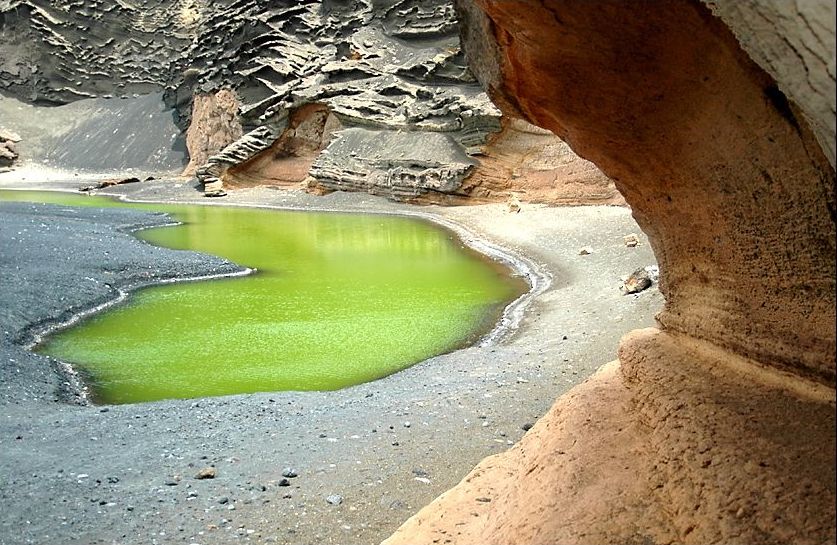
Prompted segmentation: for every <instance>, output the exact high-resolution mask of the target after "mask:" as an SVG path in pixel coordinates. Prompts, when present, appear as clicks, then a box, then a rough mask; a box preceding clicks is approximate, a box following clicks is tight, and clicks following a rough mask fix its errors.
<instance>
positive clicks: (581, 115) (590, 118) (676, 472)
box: [387, 0, 837, 544]
mask: <svg viewBox="0 0 837 545" xmlns="http://www.w3.org/2000/svg"><path fill="white" fill-rule="evenodd" d="M719 4H722V3H719ZM823 4H824V3H823ZM748 5H751V6H753V5H755V6H758V5H762V6H769V5H771V2H768V1H764V2H754V1H751V2H748ZM458 6H459V8H460V12H461V18H462V21H463V40H464V44H465V49H466V51H467V53H468V55H469V59H470V62H471V66H472V68H473V69H474V72H475V73H476V75H477V76H478V77H479V79H480V80H481V81H482V83H483V84H484V85H485V86H486V88H487V89H488V91H489V94H490V95H491V96H492V98H494V99H495V101H496V103H498V104H500V105H501V107H502V108H503V110H504V111H505V112H506V113H509V114H512V115H516V116H519V117H522V118H525V119H528V120H529V121H531V122H533V123H536V124H537V125H540V126H542V127H544V128H547V129H549V130H551V131H553V132H554V133H556V134H557V135H559V136H560V137H561V138H562V139H564V140H566V141H567V142H568V143H569V144H570V146H572V147H573V149H574V150H576V151H577V152H578V153H579V154H580V155H581V156H583V157H585V158H587V159H589V160H592V161H593V162H595V163H596V164H597V165H598V166H599V167H600V168H601V169H602V171H603V172H604V173H606V174H607V175H608V176H610V177H611V178H612V179H613V180H615V182H616V186H617V188H618V189H619V190H620V191H621V192H622V194H623V195H624V196H625V199H626V200H627V202H628V203H629V204H630V205H631V207H632V209H633V212H634V216H635V218H636V219H637V221H638V222H639V223H640V225H641V226H642V228H643V230H644V231H645V232H646V233H647V234H648V236H649V240H650V241H651V244H652V245H653V247H654V250H655V254H656V255H657V258H658V260H659V265H660V274H661V277H660V290H661V292H662V293H663V294H664V296H665V298H666V302H665V306H664V309H663V311H662V312H661V313H660V314H659V316H658V322H659V329H651V330H643V331H640V332H634V333H633V334H631V335H628V336H626V337H625V338H624V339H623V341H622V343H621V346H620V350H619V363H616V364H613V365H610V366H607V367H606V368H605V369H603V370H602V372H601V373H599V374H597V375H596V376H594V377H592V378H591V379H590V380H589V381H588V383H586V384H585V385H583V386H581V387H579V388H578V389H577V390H575V391H573V392H572V393H571V394H570V395H569V396H568V397H566V398H564V399H561V400H559V401H558V402H557V403H556V405H555V406H554V407H553V408H552V410H551V411H550V412H549V413H548V414H547V415H546V416H545V417H544V418H543V419H542V420H541V421H540V422H539V423H538V425H536V426H535V427H534V428H533V429H532V430H531V431H530V433H529V434H527V436H526V437H525V438H524V440H523V441H522V442H521V443H520V444H519V445H518V446H516V447H515V448H513V449H511V450H510V451H508V452H507V453H504V454H501V455H498V456H495V457H492V458H489V459H487V460H485V461H484V462H483V463H482V464H480V466H478V467H477V468H476V469H475V470H474V472H472V473H471V474H470V475H469V476H468V477H466V479H465V480H463V481H462V483H460V484H459V485H458V486H457V487H456V488H454V489H453V490H451V491H450V492H448V493H446V494H445V495H443V496H441V497H440V498H439V499H438V500H436V501H435V502H434V503H433V504H431V505H430V506H428V507H427V508H425V509H424V510H422V511H421V512H420V513H419V514H418V515H416V516H415V517H413V518H412V519H410V520H409V521H407V522H406V523H405V524H404V526H403V527H402V528H401V529H399V531H398V532H397V533H396V534H395V535H394V536H392V537H391V538H390V539H389V540H387V543H389V544H396V543H431V542H433V543H538V544H544V543H672V542H675V543H715V542H719V543H826V542H833V541H834V540H835V537H837V532H836V531H835V518H834V517H835V499H837V496H836V495H835V455H834V449H835V412H834V410H835V390H834V387H835V272H837V271H835V252H836V248H837V246H836V245H835V221H836V220H835V217H837V215H835V174H834V168H833V167H832V165H831V164H830V163H829V160H828V156H827V146H826V150H825V151H824V149H823V147H821V146H820V145H819V143H818V140H817V138H816V135H815V133H814V131H812V130H811V128H810V126H809V123H808V121H807V120H806V116H807V117H810V118H811V119H812V123H813V124H814V125H815V126H825V127H827V126H828V123H829V120H828V119H827V115H828V112H827V111H825V113H824V114H823V116H824V117H818V113H817V111H815V110H811V109H810V108H807V109H804V110H803V107H802V105H799V104H797V102H796V101H792V100H789V99H788V98H787V96H786V95H785V94H784V93H783V92H782V91H781V89H784V88H788V89H791V88H795V86H794V84H793V83H792V82H788V81H782V77H783V74H787V73H789V72H787V71H786V70H785V69H783V68H781V64H782V63H783V62H785V59H784V58H783V57H782V54H781V52H779V53H775V54H774V53H773V52H770V51H767V50H764V51H763V53H764V54H765V55H767V57H766V58H767V59H768V60H769V62H770V63H773V68H774V69H773V70H771V74H773V76H774V77H776V78H779V81H778V82H777V81H775V80H774V79H773V77H771V76H770V75H768V74H767V73H766V72H765V71H764V70H763V69H762V68H761V67H760V66H759V65H758V64H756V63H755V62H754V61H753V60H752V59H751V58H750V56H749V55H748V54H747V53H745V51H744V50H743V49H742V47H741V45H740V44H739V41H738V40H737V39H736V36H739V37H742V36H746V35H747V34H748V32H749V31H748V28H747V27H746V26H744V27H737V28H736V29H735V30H736V34H735V35H734V34H733V33H732V32H731V31H730V28H729V27H728V26H726V24H725V23H724V21H722V20H721V19H718V18H716V17H714V16H713V15H712V13H711V12H710V11H709V9H708V8H707V7H706V6H704V5H703V4H701V3H700V2H697V1H691V0H668V1H665V2H630V3H626V2H609V1H604V2H595V3H591V2H587V1H583V0H547V1H545V2H541V3H537V4H535V3H532V2H525V1H508V2H490V1H487V0H476V1H472V0H461V1H460V2H459V3H458ZM832 13H833V9H832ZM792 17H795V18H797V19H799V18H801V19H802V22H800V23H799V24H790V23H788V24H786V25H785V26H783V27H781V28H779V27H774V31H775V32H777V33H778V34H779V37H780V38H781V39H783V40H785V41H787V42H788V43H798V41H799V39H800V38H799V36H784V37H783V35H782V32H789V31H790V30H789V29H794V28H798V27H804V26H805V21H807V22H808V23H810V24H811V25H814V27H815V28H817V29H821V28H825V29H826V34H827V36H830V40H831V41H832V43H833V39H834V33H835V30H834V19H833V17H832V18H831V19H819V20H817V21H815V22H812V21H810V20H808V19H805V17H806V15H804V14H802V13H799V14H795V15H792ZM733 20H734V19H725V21H727V22H730V21H733ZM730 24H731V23H730ZM744 41H745V42H746V40H744ZM747 43H750V42H747ZM748 50H749V49H748ZM831 55H833V50H832V52H831ZM754 58H755V59H756V60H760V58H759V57H758V56H757V55H754ZM829 62H830V63H831V65H833V57H832V59H831V60H830V61H827V62H825V63H823V65H822V66H819V67H817V66H815V64H813V63H812V64H807V65H806V66H808V69H809V70H816V71H817V73H816V74H814V75H812V76H811V78H810V79H811V81H825V80H828V79H829V78H830V79H831V81H832V84H833V79H834V77H833V70H832V71H831V72H830V73H829V72H828V70H827V68H825V67H827V66H828V64H829ZM812 92H813V94H814V95H818V91H817V90H816V89H814V90H813V91H812ZM791 96H793V95H791ZM805 97H807V94H805ZM817 100H819V99H818V98H817V96H814V97H813V99H812V100H811V102H810V103H817ZM800 102H801V103H803V104H808V105H810V103H808V101H807V100H800ZM803 111H805V112H806V113H805V115H803V113H802V112H803ZM831 123H832V124H833V120H831ZM830 137H831V139H832V140H833V137H834V135H833V131H832V133H831V135H830ZM620 364H621V365H620Z"/></svg>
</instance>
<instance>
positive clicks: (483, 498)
mask: <svg viewBox="0 0 837 545" xmlns="http://www.w3.org/2000/svg"><path fill="white" fill-rule="evenodd" d="M477 501H478V502H480V503H488V502H490V501H491V498H485V497H482V498H477Z"/></svg>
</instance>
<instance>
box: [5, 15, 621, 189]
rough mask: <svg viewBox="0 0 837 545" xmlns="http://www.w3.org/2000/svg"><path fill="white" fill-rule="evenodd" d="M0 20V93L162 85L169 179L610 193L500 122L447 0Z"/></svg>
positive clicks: (75, 95) (55, 94) (524, 132)
mask: <svg viewBox="0 0 837 545" xmlns="http://www.w3.org/2000/svg"><path fill="white" fill-rule="evenodd" d="M0 27H1V28H3V31H4V37H5V39H4V43H3V44H0V91H2V92H4V93H6V94H8V95H10V96H13V97H16V98H18V99H20V100H24V101H26V102H29V103H35V104H64V103H67V102H70V101H74V100H77V99H80V98H92V97H110V96H114V97H131V96H133V95H134V94H146V93H149V92H151V91H159V90H162V89H165V102H166V104H167V105H168V106H169V107H171V108H173V110H174V111H173V113H174V116H175V118H176V121H177V123H178V125H179V126H180V128H181V129H182V130H184V131H187V130H188V135H187V145H188V147H189V152H190V162H189V165H188V167H187V168H186V169H185V172H184V173H185V174H186V175H189V176H192V175H195V176H197V177H198V179H199V180H201V181H203V182H205V183H209V184H211V185H212V186H213V187H216V186H217V185H218V182H219V181H221V180H223V181H225V182H227V183H230V184H232V185H235V184H241V183H279V184H294V185H295V184H298V183H300V182H302V181H306V184H307V186H308V187H310V188H311V189H312V190H315V191H333V190H359V191H369V192H371V193H376V194H381V195H386V196H388V197H390V198H393V199H399V200H410V201H436V202H466V201H470V200H474V199H476V200H497V199H507V198H508V197H509V196H510V195H512V194H517V195H518V196H519V197H520V198H522V199H524V200H527V199H528V200H535V201H543V202H562V203H578V204H583V203H590V202H592V203H617V202H619V200H620V199H619V197H618V196H617V194H616V192H615V190H614V188H613V185H612V183H610V182H609V181H608V180H607V178H606V177H605V176H603V175H602V174H601V173H600V172H599V171H598V170H597V169H596V168H595V167H593V166H592V165H591V164H590V163H587V162H585V161H583V160H580V159H579V158H578V157H577V156H575V155H574V154H573V153H572V152H571V151H570V150H569V148H567V147H566V146H563V145H562V143H561V142H560V141H559V140H558V139H557V138H555V137H554V136H552V135H551V134H543V133H541V134H538V135H535V134H534V133H533V132H532V129H529V128H521V127H522V126H521V125H515V124H513V123H511V122H508V123H503V124H502V126H501V114H500V112H499V110H497V108H496V107H495V106H494V105H493V104H491V102H490V101H489V100H488V97H487V96H486V95H485V93H484V92H483V91H482V89H481V88H480V87H479V85H478V84H477V83H476V81H475V79H474V77H473V75H472V74H471V72H470V71H469V69H468V68H467V66H466V65H465V61H464V57H463V55H462V52H461V50H460V47H459V39H458V25H457V22H456V17H455V13H454V10H453V6H452V3H450V2H441V3H440V2H431V1H427V0H388V1H385V2H372V1H370V0H356V1H352V2H336V1H331V0H307V1H303V2H297V1H290V0H285V1H283V2H271V3H265V2H259V1H257V0H243V1H239V2H235V3H221V4H218V3H213V2H208V1H206V0H190V1H185V0H139V1H136V2H131V3H125V2H122V3H117V4H109V3H105V2H98V1H82V0H60V1H55V2H45V1H42V0H0ZM33 44H34V47H33ZM309 116H312V117H311V118H310V119H309V118H308V117H309ZM326 125H327V126H326ZM344 130H345V132H343V131H344ZM498 132H499V134H497V133H498ZM301 133H306V136H299V134H301ZM307 133H310V134H307ZM534 140H537V142H534ZM524 141H526V142H529V141H533V142H532V144H533V146H531V147H540V148H541V149H542V153H540V154H537V153H534V152H533V151H532V150H531V149H529V150H528V151H526V152H523V150H522V146H521V143H522V142H524ZM390 144H391V145H390ZM370 145H374V148H375V152H376V153H375V154H368V153H366V151H364V150H368V149H370ZM352 146H357V148H354V147H352ZM423 146H426V147H423ZM332 147H333V149H331V148H332ZM526 147H530V146H526ZM349 148H351V149H349ZM440 150H441V151H440ZM555 151H558V152H559V154H560V157H559V158H558V159H552V158H551V155H552V154H553V153H554V152H555ZM437 152H438V153H437ZM521 153H525V156H518V155H517V154H521ZM352 154H353V155H352ZM533 154H534V155H533ZM528 165H532V166H528ZM588 182H589V186H590V190H589V191H587V190H586V186H587V184H588Z"/></svg>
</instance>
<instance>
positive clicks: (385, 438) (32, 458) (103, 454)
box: [0, 176, 661, 545]
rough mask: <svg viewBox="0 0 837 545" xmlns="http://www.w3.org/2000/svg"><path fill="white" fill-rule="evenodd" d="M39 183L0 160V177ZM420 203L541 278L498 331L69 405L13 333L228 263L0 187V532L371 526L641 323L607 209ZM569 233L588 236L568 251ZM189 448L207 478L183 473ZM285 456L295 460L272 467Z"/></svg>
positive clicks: (259, 532) (648, 295)
mask: <svg viewBox="0 0 837 545" xmlns="http://www.w3.org/2000/svg"><path fill="white" fill-rule="evenodd" d="M2 180H5V181H2ZM39 185H42V184H38V183H36V182H33V181H28V182H27V183H26V184H21V182H20V180H15V179H10V178H9V177H8V176H7V177H5V178H0V187H12V186H17V187H21V186H23V187H28V188H32V189H38V187H37V186H39ZM49 185H50V187H65V188H75V187H77V186H78V185H80V184H79V182H78V180H74V181H72V182H64V183H62V182H51V183H50V184H49ZM113 191H114V192H119V193H122V194H126V195H130V196H132V197H134V198H143V199H151V200H153V199H166V200H181V201H190V200H191V201H197V202H202V203H204V202H205V203H218V202H219V201H220V202H224V203H233V202H236V203H240V204H263V205H264V204H271V205H276V206H290V207H295V208H325V209H335V210H368V211H373V210H377V211H386V212H403V211H408V212H414V211H416V210H417V209H416V208H414V207H409V206H405V205H397V204H393V203H389V202H387V201H384V200H380V199H377V198H372V197H369V196H367V195H359V194H342V193H335V194H332V195H329V196H327V197H312V196H310V195H307V194H305V193H302V192H299V191H280V190H272V189H264V188H261V189H252V190H241V191H236V192H233V194H232V195H231V196H230V197H228V198H226V199H218V200H210V199H204V198H202V197H201V196H200V194H199V193H197V192H196V191H195V189H194V188H193V187H192V186H191V185H190V184H188V183H184V182H182V181H169V182H158V181H155V182H148V183H144V184H131V185H130V186H120V187H116V188H114V189H113ZM421 211H422V212H423V213H427V214H430V215H431V216H432V215H436V216H440V217H444V218H447V219H449V220H452V221H455V222H457V223H459V224H461V225H464V226H467V227H468V228H469V229H470V230H472V232H475V233H478V234H481V235H482V236H484V237H486V238H487V239H490V240H493V241H495V242H497V243H499V244H501V245H503V246H505V247H508V248H510V249H511V250H513V251H515V252H517V253H519V254H522V255H526V256H528V257H529V258H530V259H532V260H533V261H535V262H537V263H538V264H539V265H540V266H541V267H542V268H543V269H544V270H545V271H547V272H548V273H550V274H551V275H552V276H553V282H552V286H551V288H550V289H549V290H547V291H546V293H544V294H542V295H540V296H539V297H538V298H537V299H536V300H535V301H534V303H533V304H532V305H531V306H530V307H529V309H528V310H527V312H526V314H525V317H524V319H523V322H522V325H521V327H520V329H519V330H518V331H517V332H516V333H514V334H513V335H512V336H511V337H510V338H509V339H507V340H506V341H504V342H502V343H501V344H498V345H494V346H489V347H484V348H479V347H472V348H467V349H463V350H459V351H456V352H453V353H451V354H446V355H443V356H439V357H436V358H433V359H431V360H428V361H425V362H423V363H421V364H418V365H416V366H414V367H412V368H410V369H407V370H405V371H402V372H400V373H397V374H395V375H392V376H390V377H388V378H385V379H382V380H379V381H376V382H372V383H368V384H363V385H360V386H355V387H352V388H348V389H345V390H341V391H337V392H322V393H321V392H305V393H298V392H284V393H264V394H248V395H238V396H228V397H220V398H209V399H200V400H176V401H162V402H154V403H144V404H137V405H120V406H79V405H75V404H72V403H69V402H67V401H66V400H63V399H62V395H61V394H60V392H61V391H62V388H61V386H62V382H63V381H64V380H65V379H66V377H65V376H63V375H62V374H61V373H59V372H57V371H58V370H59V369H58V367H57V366H56V365H55V363H54V362H51V361H49V360H48V359H46V358H43V357H40V356H36V355H34V354H32V353H31V352H29V351H28V350H26V349H25V348H24V347H23V344H24V343H25V342H26V332H27V328H29V327H30V326H31V325H32V324H35V323H38V322H41V321H43V320H48V319H55V318H57V317H60V316H61V315H62V314H65V313H66V312H67V311H68V310H71V309H78V308H83V307H89V306H92V305H94V304H96V303H99V302H101V301H102V300H104V299H106V298H107V297H109V296H110V295H112V293H113V289H114V287H116V286H129V285H133V284H138V283H144V282H148V281H149V280H153V279H159V278H171V277H182V276H190V275H201V274H207V273H220V272H232V271H235V270H237V268H236V267H235V266H234V265H232V264H229V263H226V262H224V261H223V260H220V259H218V258H213V257H210V256H201V255H198V254H195V253H191V252H181V251H173V250H166V249H161V248H155V247H152V246H150V245H148V244H145V243H142V242H140V241H138V240H137V239H135V238H133V237H132V236H130V235H129V234H126V233H125V232H124V230H125V228H126V227H128V226H139V225H143V226H145V225H152V224H154V225H156V224H161V223H166V222H167V221H168V219H167V218H166V217H165V216H162V215H158V214H148V213H140V212H135V211H130V210H115V209H108V210H92V209H73V208H70V207H63V206H33V205H29V204H17V203H5V204H2V205H0V273H2V278H3V281H2V284H0V286H2V287H0V325H2V331H3V338H2V339H3V340H2V344H0V362H2V365H1V366H0V373H2V395H0V404H2V411H1V412H0V414H2V418H1V419H0V479H2V482H0V544H9V545H11V544H19V543H36V544H61V545H70V544H94V543H107V544H110V543H124V544H133V543H136V544H140V543H142V544H151V543H159V544H164V543H187V544H191V543H199V544H212V543H235V542H238V541H241V542H249V543H294V544H296V543H300V544H302V543H377V542H379V541H380V540H382V539H383V538H385V537H386V536H387V535H389V534H390V533H391V532H392V531H393V530H394V529H395V528H396V527H397V526H399V525H400V524H401V523H402V522H403V521H404V520H405V519H406V518H407V517H409V516H410V515H411V514H413V513H415V512H416V511H417V510H418V509H419V508H420V507H422V506H423V505H424V504H426V503H428V502H429V501H431V500H432V499H433V498H434V497H436V496H437V495H438V494H440V493H441V492H443V491H444V490H446V489H448V488H450V487H451V486H453V485H454V484H455V483H456V482H458V481H459V480H460V479H461V478H462V477H463V476H464V475H465V474H466V473H467V472H468V471H469V470H470V469H471V468H472V467H473V465H475V464H476V463H477V462H478V461H479V460H480V459H482V458H483V457H485V456H487V455H490V454H494V453H497V452H501V451H503V450H505V449H507V448H508V447H509V446H510V445H511V444H513V443H514V442H515V441H517V440H519V439H520V437H521V436H522V434H523V433H525V432H524V430H523V427H524V426H525V425H526V424H529V423H532V422H534V421H535V420H536V419H537V418H538V417H539V415H541V414H543V413H544V412H545V411H546V410H547V408H548V407H549V406H550V405H551V404H552V402H553V400H554V399H555V398H556V397H557V396H558V395H560V394H561V393H563V392H565V391H566V390H568V389H569V388H570V387H572V386H573V385H574V384H576V383H578V382H580V381H582V380H583V379H584V378H586V377H587V376H589V375H590V374H591V373H592V372H593V371H594V370H595V369H596V368H597V367H599V366H600V365H601V364H604V363H606V362H608V361H610V360H613V359H614V358H615V353H616V347H617V344H618V340H619V338H620V336H621V335H622V334H624V333H625V332H627V331H629V330H631V329H634V328H637V327H644V326H647V325H651V324H653V313H654V311H656V309H658V308H659V306H660V305H661V296H660V294H659V292H658V291H657V289H656V286H654V287H653V288H651V289H650V290H648V291H646V292H643V293H641V294H639V295H637V296H623V295H621V293H620V291H619V286H620V284H621V282H620V276H623V275H627V274H629V273H631V272H632V271H633V270H634V269H636V268H638V267H642V266H645V265H649V264H652V263H653V255H652V253H651V250H650V248H649V246H648V243H647V240H646V239H645V237H644V236H642V235H641V232H640V231H639V229H638V228H637V226H636V224H635V223H634V222H633V220H632V219H631V217H630V211H629V210H627V209H622V208H611V207H579V208H548V207H543V206H530V205H524V206H523V210H522V211H521V212H520V213H519V214H510V213H508V212H506V210H505V207H504V206H501V205H483V206H475V207H458V208H439V207H424V208H422V209H421ZM631 232H635V233H637V234H640V241H641V244H640V246H639V247H637V248H627V247H626V246H625V245H624V242H623V240H622V237H623V236H624V235H626V234H628V233H631ZM582 246H587V247H590V248H591V249H592V250H593V253H592V254H591V255H584V256H582V255H579V250H580V248H581V247H582ZM137 327H145V325H144V324H137ZM232 342H234V341H232ZM208 466H213V467H214V468H215V469H216V472H217V474H216V477H215V478H214V479H203V480H198V479H196V478H195V475H196V474H197V473H198V471H199V470H200V469H202V468H204V467H208ZM288 467H291V468H293V469H295V470H296V472H297V473H298V476H297V477H293V478H285V477H283V475H282V473H283V470H284V469H285V468H288ZM283 479H285V481H283ZM335 495H339V496H341V497H342V502H341V503H339V504H336V505H335V504H332V503H329V502H328V501H327V498H328V497H329V496H335ZM333 499H334V498H333Z"/></svg>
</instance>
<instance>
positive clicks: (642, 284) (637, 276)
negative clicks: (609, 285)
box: [622, 269, 651, 295]
mask: <svg viewBox="0 0 837 545" xmlns="http://www.w3.org/2000/svg"><path fill="white" fill-rule="evenodd" d="M650 287H651V278H650V277H649V276H648V271H646V270H645V269H637V270H635V271H634V272H633V273H632V274H631V276H629V277H628V279H627V280H625V282H624V284H622V290H623V291H624V292H625V294H626V295H627V294H629V293H639V292H641V291H643V290H646V289H648V288H650Z"/></svg>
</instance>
